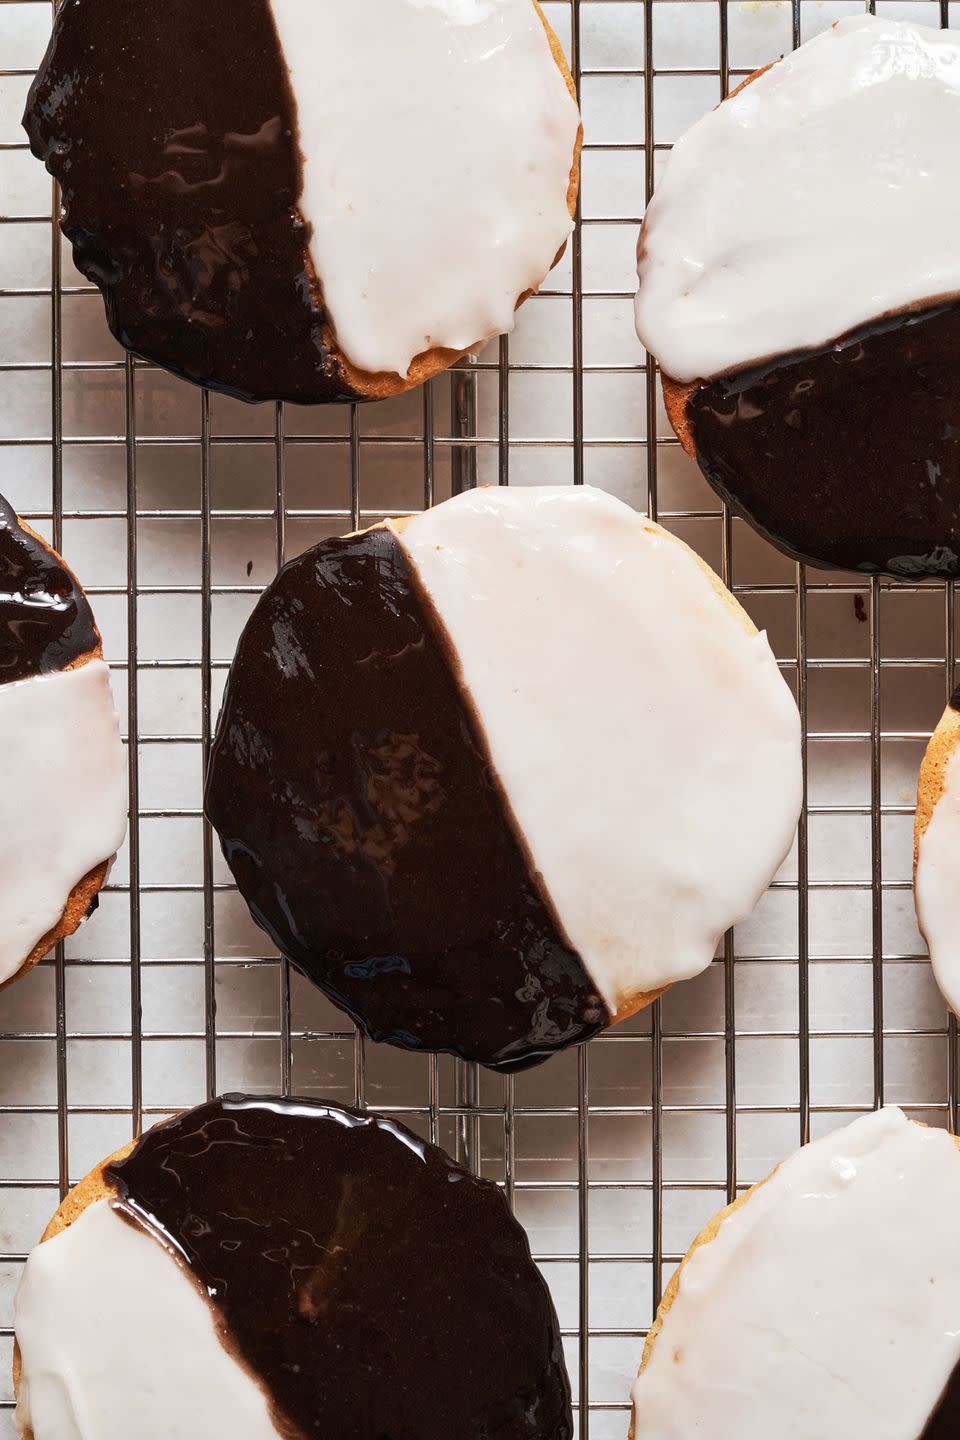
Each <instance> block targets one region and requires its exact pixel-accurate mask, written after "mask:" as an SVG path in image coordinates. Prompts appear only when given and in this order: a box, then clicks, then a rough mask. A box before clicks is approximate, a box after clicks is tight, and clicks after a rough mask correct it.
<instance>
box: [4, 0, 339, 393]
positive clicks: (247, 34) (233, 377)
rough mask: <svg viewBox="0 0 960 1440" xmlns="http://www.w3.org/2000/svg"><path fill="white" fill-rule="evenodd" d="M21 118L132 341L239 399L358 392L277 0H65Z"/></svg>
mask: <svg viewBox="0 0 960 1440" xmlns="http://www.w3.org/2000/svg"><path fill="white" fill-rule="evenodd" d="M318 83H321V82H320V78H319V77H318ZM24 126H25V128H26V131H27V134H28V136H29V138H30V147H31V149H32V150H33V153H34V154H35V155H36V156H38V158H39V159H41V160H43V161H44V163H45V164H46V166H47V168H48V169H49V170H50V172H51V174H53V175H54V176H56V178H57V180H59V182H60V185H61V189H62V200H63V221H62V224H63V229H64V232H65V234H66V235H67V236H68V238H69V239H70V240H71V241H72V242H73V249H74V260H75V261H76V264H77V266H78V268H79V269H80V270H81V271H82V272H83V274H84V275H86V276H87V277H88V278H89V279H90V280H92V281H94V282H95V283H96V284H97V285H98V286H99V287H100V289H101V291H102V292H103V296H104V300H105V301H106V307H107V319H108V322H109V325H110V329H111V330H112V331H113V333H114V335H115V336H116V337H117V339H118V340H119V341H120V342H121V344H123V345H125V346H126V347H127V348H128V349H130V350H135V351H137V352H138V353H139V354H141V355H145V356H146V357H147V358H148V359H150V360H155V361H157V362H158V363H159V364H161V365H164V366H166V367H167V369H170V370H173V371H175V372H176V373H178V374H180V375H184V376H186V378H187V379H189V380H194V381H196V382H198V383H201V384H206V385H211V386H213V387H214V388H216V389H219V390H224V391H226V392H227V393H229V394H232V395H237V396H239V397H240V398H242V399H245V400H259V399H278V400H279V399H286V400H296V401H326V400H336V399H342V398H344V396H348V395H352V393H353V392H352V389H351V387H350V386H349V384H347V383H346V382H345V381H344V378H343V375H342V372H341V370H340V367H339V364H338V362H337V361H336V360H335V359H334V358H332V357H331V354H330V351H329V348H328V340H327V337H326V336H325V334H324V328H323V327H324V313H323V310H322V307H321V304H320V300H319V290H318V287H317V285H316V284H315V283H314V277H313V274H312V269H311V266H310V261H309V258H308V254H307V243H308V232H307V229H306V227H305V225H304V223H303V221H302V220H301V218H300V216H299V214H298V212H297V209H296V206H297V201H298V198H299V195H300V191H301V160H300V154H299V149H298V143H297V139H296V113H295V107H294V101H293V96H292V94H291V93H290V87H289V83H288V76H287V70H286V66H285V64H284V62H283V58H282V54H281V51H280V45H279V41H278V39H277V36H276V32H275V30H274V25H273V19H272V16H271V12H270V6H269V4H268V0H203V3H202V4H198V3H197V0H146V3H142V4H137V3H135V0H64V3H63V4H62V5H61V6H60V8H59V12H58V16H57V21H56V25H55V28H54V33H53V37H52V39H51V41H50V46H49V48H48V50H47V54H46V58H45V59H44V61H43V64H42V65H41V67H40V70H39V72H38V74H37V78H36V80H35V81H34V84H33V86H32V88H31V91H30V95H29V98H28V100H27V107H26V113H25V116H24Z"/></svg>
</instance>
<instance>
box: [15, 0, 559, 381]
mask: <svg viewBox="0 0 960 1440" xmlns="http://www.w3.org/2000/svg"><path fill="white" fill-rule="evenodd" d="M24 124H25V126H26V130H27V134H28V135H29V138H30V144H31V148H32V149H33V152H34V154H35V155H37V156H38V157H39V158H40V159H41V160H43V161H44V162H45V164H46V165H47V167H48V169H49V170H50V171H51V173H52V174H53V175H55V176H56V178H57V179H58V180H59V182H60V185H61V190H62V196H63V228H64V231H65V233H66V234H67V236H68V237H69V239H70V240H71V241H72V242H73V247H74V258H75V260H76V263H77V265H78V267H79V268H80V270H81V271H82V272H83V273H84V274H85V275H86V276H88V277H89V278H90V279H91V280H93V281H94V282H95V283H96V284H97V285H98V286H99V287H100V289H101V290H102V292H103V295H104V299H105V301H106V306H107V318H108V320H109V323H110V328H111V329H112V331H113V333H114V334H115V335H116V337H117V339H118V340H120V341H121V343H122V344H124V345H125V346H127V347H128V348H129V349H131V350H134V351H137V352H138V353H139V354H141V355H144V356H146V357H147V358H148V359H150V360H155V361H157V362H158V363H159V364H161V365H164V366H166V367H167V368H168V369H171V370H174V371H176V372H177V373H179V374H181V375H184V376H186V377H187V378H188V379H190V380H194V381H198V382H200V383H202V384H207V385H211V386H213V387H215V388H216V389H219V390H224V391H226V392H228V393H229V394H232V395H237V396H240V397H241V398H242V399H247V400H263V399H277V400H281V399H289V400H296V401H328V400H341V399H361V400H363V399H375V398H378V397H381V396H384V395H391V394H396V393H397V392H399V391H402V390H405V389H407V388H409V387H410V386H412V385H416V384H419V383H420V382H421V381H423V380H426V379H428V378H429V377H430V376H431V375H434V374H436V373H437V372H438V371H440V370H443V369H444V368H445V367H446V366H448V365H450V364H451V363H452V362H453V361H454V360H455V359H457V358H458V357H459V356H460V355H462V354H463V353H464V352H465V351H467V350H469V349H471V348H473V347H475V346H476V345H478V344H479V343H480V342H482V341H485V340H487V339H489V338H490V337H491V336H493V335H497V334H501V333H503V332H505V331H508V330H511V329H512V328H513V316H514V311H515V309H516V307H517V305H518V304H519V303H520V302H521V301H522V300H523V299H524V298H525V297H526V296H527V295H528V294H529V293H530V291H532V290H535V289H536V288H537V287H538V286H539V285H540V283H541V282H542V280H543V278H544V276H545V275H546V274H547V272H548V271H549V270H550V268H551V266H552V265H553V264H554V263H555V262H556V260H557V259H558V258H559V254H560V253H561V252H562V251H563V248H564V246H565V244H566V242H567V239H568V237H569V235H570V232H571V230H572V228H573V221H572V217H573V215H574V213H575V210H576V193H577V184H578V178H579V151H580V118H579V113H578V110H577V105H576V100H575V90H574V85H573V81H572V79H571V76H570V72H569V69H568V67H567V64H566V61H565V60H564V57H563V53H562V51H561V49H560V46H559V43H558V42H557V39H556V37H555V36H554V35H553V33H552V31H551V30H550V29H549V26H548V25H547V23H546V21H545V19H544V17H543V14H542V12H541V11H540V9H539V7H538V6H537V5H536V4H534V0H429V3H426V4H425V3H423V0H364V3H363V4H358V3H357V0H323V3H322V4H318V3H317V0H203V4H198V3H197V0H141V3H131V0H96V3H92V0H64V3H63V4H62V5H60V6H59V7H58V12H57V20H56V25H55V28H54V34H53V38H52V40H51V43H50V48H49V50H48V52H47V56H46V59H45V60H44V62H43V64H42V66H41V68H40V71H39V74H38V76H37V79H36V81H35V83H34V85H33V88H32V90H31V92H30V96H29V99H28V101H27V108H26V115H25V118H24Z"/></svg>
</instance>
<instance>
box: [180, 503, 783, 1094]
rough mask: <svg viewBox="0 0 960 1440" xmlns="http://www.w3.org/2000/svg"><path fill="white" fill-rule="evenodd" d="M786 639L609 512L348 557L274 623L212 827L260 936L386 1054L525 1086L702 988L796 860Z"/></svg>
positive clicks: (501, 510)
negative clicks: (469, 1063) (554, 1056)
mask: <svg viewBox="0 0 960 1440" xmlns="http://www.w3.org/2000/svg"><path fill="white" fill-rule="evenodd" d="M800 797H801V763H800V725H799V717H798V714H797V708H796V705H795V704H794V701H793V698H792V696H791V695H790V692H789V690H788V688H787V686H786V684H785V683H784V681H783V679H782V678H781V676H780V674H779V671H778V668H777V665H776V662H775V660H774V658H773V655H772V654H771V652H770V647H769V645H768V644H767V640H766V637H765V636H763V635H759V634H757V632H756V630H755V629H754V627H753V625H752V624H751V622H750V620H749V619H748V617H747V616H746V614H745V613H744V612H743V610H741V608H740V606H739V605H738V604H737V602H736V601H735V600H734V599H733V597H732V595H730V594H729V592H728V591H727V590H726V589H725V588H724V587H723V586H722V585H721V583H720V581H719V580H718V579H717V577H716V576H715V575H713V573H712V572H711V571H710V570H709V569H708V568H707V567H706V566H705V565H704V564H703V563H702V562H701V561H700V560H699V559H698V558H697V557H696V556H695V555H694V554H693V552H692V551H690V550H688V549H687V548H686V546H684V545H683V544H682V543H681V542H679V541H678V540H676V539H675V538H674V537H672V536H671V535H669V534H667V533H666V532H665V531H663V530H661V529H660V528H659V527H658V526H657V525H654V524H652V523H650V522H649V521H647V520H646V519H644V517H642V516H640V515H638V514H637V513H636V512H635V511H633V510H631V509H630V508H629V507H628V506H626V505H624V504H623V503H622V502H620V501H618V500H615V499H614V498H613V497H612V496H610V495H606V494H604V493H603V492H601V491H599V490H593V489H590V488H573V487H567V488H563V487H545V488H541V489H537V488H533V489H517V490H512V489H495V490H478V491H473V492H470V493H467V494H464V495H461V496H459V497H457V498H456V499H454V500H450V501H447V502H446V503H445V504H443V505H440V506H438V507H436V508H435V509H434V510H431V511H428V512H427V513H425V514H423V515H418V516H416V517H415V518H413V519H410V520H406V521H390V522H387V523H385V524H383V525H380V526H377V527H375V528H374V529H372V530H369V531H366V532H364V533H362V534H357V535H351V536H347V537H346V538H345V539H341V540H331V541H328V542H326V543H324V544H322V545H319V546H317V547H316V548H315V549H313V550H310V551H308V552H307V553H306V554H304V555H301V556H300V557H299V558H298V559H297V560H294V561H293V562H291V564H289V565H288V566H287V567H286V569H285V570H283V572H282V573H281V574H280V576H279V577H278V578H277V580H276V581H275V582H274V583H273V585H271V587H270V588H269V590H268V591H267V592H266V594H265V595H264V596H263V598H262V599H261V601H260V602H259V604H258V605H257V607H256V610H255V611H254V613H253V615H252V617H251V619H250V621H249V622H248V624H247V627H246V629H245V631H244V633H243V636H242V638H241V640H240V644H239V647H238V650H237V655H236V658H235V660H234V664H233V668H232V671H231V674H230V678H229V682H228V686H227V692H226V696H225V699H224V705H223V710H222V713H221V716H220V721H219V726H218V729H217V735H216V739H215V743H214V747H213V753H212V759H211V765H210V771H209V775H208V777H207V789H206V809H207V814H208V816H209V818H210V820H211V821H212V822H213V824H214V826H215V827H216V829H217V830H218V832H219V835H220V839H221V843H222V845H223V849H224V854H225V856H226V858H227V861H228V863H229V865H230V868H231V869H232V871H233V874H234V876H235V877H236V880H237V883H238V885H239V887H240V890H241V892H242V893H243V895H244V896H245V898H246V900H247V902H248V904H249V906H250V908H251V910H252V912H253V915H254V918H255V919H256V920H257V922H258V923H259V924H260V925H262V926H263V927H264V929H265V930H266V931H267V932H268V933H269V934H270V936H271V937H272V938H273V940H274V941H275V943H276V944H277V946H278V947H279V948H280V950H281V951H282V952H283V953H284V954H285V955H287V956H288V957H289V958H290V959H291V960H292V961H293V963H294V964H295V965H296V966H297V967H298V968H299V969H300V970H302V971H303V973H304V974H306V975H307V976H309V977H310V978H311V979H312V980H314V981H315V982H316V983H317V984H319V985H320V986H321V987H322V988H323V989H324V990H325V991H326V992H327V993H328V995H330V996H331V997H332V999H333V1000H334V1001H335V1002H336V1003H337V1004H338V1005H340V1006H342V1007H343V1008H344V1009H345V1010H347V1011H349V1012H350V1014H351V1015H353V1016H354V1018H355V1019H356V1020H357V1021H358V1022H359V1024H360V1025H361V1026H362V1027H363V1028H364V1029H365V1030H366V1031H367V1033H368V1034H370V1035H371V1036H373V1037H374V1038H375V1039H378V1040H387V1041H390V1042H391V1043H393V1044H397V1045H403V1046H409V1047H412V1048H424V1049H428V1050H448V1051H452V1052H454V1053H456V1054H458V1055H461V1056H464V1057H466V1058H468V1059H473V1060H480V1061H482V1062H483V1063H485V1064H487V1065H492V1066H499V1067H503V1068H515V1067H517V1066H520V1065H523V1064H528V1063H531V1062H533V1061H536V1060H540V1059H543V1058H544V1057H545V1056H547V1055H548V1054H550V1053H551V1052H552V1051H554V1050H557V1049H559V1048H560V1047H562V1046H564V1045H568V1044H571V1043H573V1042H575V1041H577V1040H582V1039H585V1038H587V1037H588V1036H590V1035H592V1034H593V1033H594V1032H595V1031H597V1030H598V1029H600V1028H601V1027H603V1026H606V1025H609V1024H611V1023H612V1022H613V1021H614V1020H615V1019H619V1018H623V1017H624V1016H627V1015H629V1014H631V1013H632V1012H633V1011H635V1010H637V1009H639V1008H640V1007H641V1006H643V1005H645V1004H647V1003H648V1002H649V1001H650V1000H652V999H654V998H655V997H656V995H658V994H659V993H660V992H661V991H662V990H663V989H664V988H666V987H667V986H668V985H671V984H672V983H673V982H674V981H677V980H682V979H685V978H688V977H689V976H692V975H696V974H697V973H698V972H699V971H701V970H703V969H704V968H705V967H706V966H707V965H708V964H709V963H710V960H711V958H712V956H713V954H714V951H715V948H716V945H717V941H718V938H719V936H720V935H721V934H722V933H723V932H724V931H725V930H726V929H727V928H728V927H729V926H730V925H732V924H734V923H735V922H736V921H738V920H740V919H742V918H743V917H745V916H746V915H748V914H749V913H750V912H751V910H752V909H753V907H754V905H755V904H756V902H757V900H758V898H759V896H760V894H761V893H762V891H763V890H764V889H765V887H766V886H767V884H768V882H769V881H770V879H771V877H772V876H773V874H774V872H775V871H776V870H777V868H778V866H779V865H780V863H781V861H782V860H783V859H784V857H785V855H786V853H787V852H788V851H789V849H790V846H791V843H792V840H793V835H794V830H795V828H796V823H797V817H798V814H799V810H800Z"/></svg>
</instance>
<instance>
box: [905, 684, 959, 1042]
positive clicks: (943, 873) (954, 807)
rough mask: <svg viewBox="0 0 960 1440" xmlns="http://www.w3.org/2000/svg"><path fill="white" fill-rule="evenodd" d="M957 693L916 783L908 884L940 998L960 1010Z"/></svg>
mask: <svg viewBox="0 0 960 1440" xmlns="http://www.w3.org/2000/svg"><path fill="white" fill-rule="evenodd" d="M958 745H960V691H956V692H955V693H954V694H953V695H952V696H951V699H950V704H949V705H948V706H947V708H946V709H945V710H944V712H943V714H942V716H941V717H940V721H939V724H938V725H937V728H936V730H935V731H934V732H933V735H932V736H931V737H930V743H929V745H928V746H927V749H926V753H925V754H924V757H923V763H922V765H921V766H920V777H919V780H918V783H917V814H916V820H915V822H914V832H913V888H914V899H915V901H916V907H917V922H918V924H919V926H920V930H921V933H922V935H923V938H924V939H925V940H926V942H927V948H928V950H929V952H930V963H931V965H932V967H933V974H934V978H935V980H936V982H937V984H938V985H939V987H940V991H941V994H942V995H943V998H944V1000H946V1002H947V1004H948V1005H949V1006H950V1009H951V1010H953V1011H954V1012H955V1013H957V1014H960V945H958V942H957V933H958V929H957V922H958V919H960V898H958V897H960V885H958V880H960V860H958V856H960V848H958V847H960V760H958V758H957V757H958Z"/></svg>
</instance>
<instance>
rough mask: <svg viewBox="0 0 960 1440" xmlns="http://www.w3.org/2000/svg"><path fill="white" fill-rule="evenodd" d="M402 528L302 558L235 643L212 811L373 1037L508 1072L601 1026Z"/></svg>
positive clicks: (261, 913) (289, 933) (265, 916)
mask: <svg viewBox="0 0 960 1440" xmlns="http://www.w3.org/2000/svg"><path fill="white" fill-rule="evenodd" d="M454 667H455V661H454V658H453V656H452V655H451V653H450V648H449V642H448V641H447V639H446V636H445V633H444V632H443V630H442V625H441V622H440V621H439V619H438V617H437V616H436V614H435V612H434V611H433V607H432V605H431V603H430V601H429V600H428V598H427V596H426V595H425V594H424V592H423V591H422V588H421V586H420V584H419V582H418V581H417V580H416V577H415V575H414V574H413V572H412V569H411V567H410V565H409V562H408V561H407V559H406V557H405V555H404V553H403V550H402V547H401V546H400V544H399V543H398V541H397V539H396V536H395V535H394V534H393V532H392V531H391V530H389V529H386V528H382V527H381V528H378V529H375V530H372V531H367V532H366V533H364V534H362V535H358V536H351V537H348V538H347V539H345V540H331V541H328V542H326V543H325V544H322V545H319V546H317V547H316V548H315V549H314V550H310V551H308V552H307V553H306V554H305V555H302V556H300V557H299V559H297V560H294V561H293V562H292V563H291V564H289V565H288V566H287V567H286V569H285V570H283V571H282V573H281V574H280V576H279V577H278V578H277V580H276V581H275V582H274V584H273V585H272V586H271V587H270V589H269V590H268V591H267V592H266V594H265V595H264V596H263V598H262V599H261V601H260V603H259V604H258V605H257V608H256V610H255V611H254V613H253V615H252V617H251V619H250V621H249V623H248V625H247V627H246V630H245V631H244V633H243V636H242V638H241V640H240V645H239V648H238V651H237V656H236V659H235V661H234V664H233V669H232V671H231V675H230V680H229V683H228V687H227V693H226V697H225V699H224V704H223V710H222V713H221V716H220V721H219V725H218V730H217V735H216V739H215V743H214V747H213V752H212V758H211V764H210V770H209V775H208V779H207V792H206V809H207V814H208V816H209V818H210V820H211V821H212V823H213V824H214V826H215V827H216V829H217V830H218V831H219V834H220V839H221V843H222V845H223V850H224V854H225V856H226V858H227V862H228V863H229V865H230V868H231V870H232V871H233V874H234V876H235V877H236V880H237V884H238V885H239V887H240V890H241V893H242V894H243V895H244V897H245V899H246V900H247V903H248V904H249V906H250V908H251V910H252V912H253V916H254V918H255V919H256V920H257V922H258V923H259V924H260V925H262V926H263V928H264V929H265V930H266V931H267V932H268V934H269V935H270V936H271V937H272V938H273V940H274V941H275V942H276V944H277V945H278V947H279V948H280V950H282V951H283V953H284V954H285V955H287V956H289V958H290V959H291V960H292V961H293V963H294V964H295V965H296V966H297V968H298V969H300V970H302V971H303V973H304V974H305V975H307V976H308V977H309V978H310V979H311V980H313V981H315V982H316V983H317V984H318V985H320V986H321V987H322V988H323V989H324V990H325V991H326V992H327V994H328V995H330V996H331V998H332V999H333V1000H334V1001H335V1002H336V1003H337V1004H338V1005H340V1006H342V1007H343V1008H344V1009H345V1010H347V1011H348V1012H349V1013H350V1014H351V1015H352V1016H353V1017H354V1019H355V1020H356V1021H357V1022H358V1023H359V1024H360V1025H361V1026H362V1027H363V1028H364V1030H365V1031H366V1032H367V1034H369V1035H371V1036H372V1037H373V1038H374V1039H376V1040H387V1041H389V1042H391V1043H392V1044H395V1045H402V1046H406V1047H409V1048H416V1049H420V1048H425V1049H429V1050H449V1051H452V1052H454V1053H455V1054H458V1055H462V1056H464V1057H465V1058H467V1059H471V1060H480V1061H482V1062H483V1063H484V1064H486V1065H491V1066H496V1067H499V1068H503V1069H515V1068H518V1067H520V1066H521V1065H525V1064H530V1063H534V1062H536V1061H537V1060H540V1059H543V1058H545V1057H546V1056H547V1055H548V1054H550V1053H551V1052H552V1051H554V1050H556V1049H558V1048H560V1047H561V1046H564V1045H569V1044H571V1043H572V1042H574V1041H577V1040H583V1039H586V1038H587V1037H588V1036H590V1035H592V1034H593V1033H594V1032H595V1031H596V1030H597V1029H599V1028H600V1027H601V1025H604V1024H607V1023H609V1016H608V1014H607V1011H606V1009H605V1007H604V1005H603V1002H602V1000H601V999H600V997H599V996H598V995H597V993H596V990H595V988H594V986H593V984H592V982H591V981H590V980H589V978H588V976H587V974H586V972H585V970H584V968H583V966H582V964H581V962H580V960H579V958H578V957H577V955H575V954H574V953H573V952H572V951H571V949H570V948H569V946H568V945H567V943H566V942H565V939H564V937H563V936H562V934H561V933H560V929H559V926H558V923H557V921H556V919H555V917H554V916H553V914H552V911H551V910H550V908H549V907H548V905H547V903H546V902H545V900H544V898H543V897H542V895H541V893H540V891H539V888H538V883H537V882H536V880H535V879H534V877H533V872H532V870H531V867H530V865H529V862H528V859H527V857H526V856H525V854H524V853H523V851H522V849H521V845H520V843H519V841H518V838H517V832H516V831H515V829H514V825H513V822H512V817H511V816H510V814H509V810H508V807H507V804H506V801H505V799H504V797H503V795H502V793H501V791H500V786H499V783H498V781H497V779H496V777H495V775H494V772H493V768H492V765H491V761H490V758H489V755H488V753H487V748H486V742H485V739H484V737H483V734H482V731H481V729H480V727H479V725H478V722H477V719H476V716H475V714H474V712H473V710H472V707H471V706H470V704H469V702H468V700H467V699H466V697H465V694H464V692H463V690H462V688H461V687H460V685H459V684H458V682H457V679H456V678H455V674H454Z"/></svg>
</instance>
